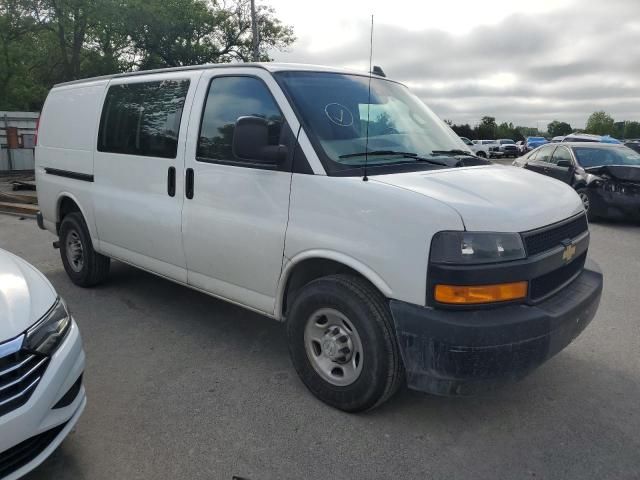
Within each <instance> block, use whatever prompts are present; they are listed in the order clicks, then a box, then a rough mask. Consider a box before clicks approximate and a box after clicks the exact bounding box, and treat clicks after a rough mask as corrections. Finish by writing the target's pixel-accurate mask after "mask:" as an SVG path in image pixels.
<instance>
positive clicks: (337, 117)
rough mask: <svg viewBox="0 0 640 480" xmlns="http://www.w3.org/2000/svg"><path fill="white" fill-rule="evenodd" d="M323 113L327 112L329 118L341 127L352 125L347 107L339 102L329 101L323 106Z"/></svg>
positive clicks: (351, 116)
mask: <svg viewBox="0 0 640 480" xmlns="http://www.w3.org/2000/svg"><path fill="white" fill-rule="evenodd" d="M324 113H326V114H327V117H329V120H331V121H332V122H333V123H335V124H336V125H340V126H341V127H350V126H351V125H353V115H352V114H351V112H350V111H349V109H348V108H347V107H345V106H344V105H340V104H339V103H329V104H327V106H326V107H324Z"/></svg>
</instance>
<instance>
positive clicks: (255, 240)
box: [182, 68, 293, 314]
mask: <svg viewBox="0 0 640 480" xmlns="http://www.w3.org/2000/svg"><path fill="white" fill-rule="evenodd" d="M277 89H278V86H277V85H276V84H275V81H274V80H273V78H272V77H271V76H270V75H269V74H268V73H267V72H265V71H264V70H262V69H247V68H242V69H232V68H229V69H224V70H222V69H212V70H209V71H206V72H205V73H204V74H203V76H202V78H201V80H200V83H199V85H198V91H197V93H196V97H195V99H194V106H193V114H192V115H191V122H190V124H189V136H188V141H187V151H186V155H185V170H186V175H185V178H184V181H185V192H186V193H185V200H184V208H183V213H182V238H183V243H184V250H185V255H186V264H187V278H188V283H189V285H193V286H194V287H197V288H200V289H202V290H205V291H207V292H210V293H212V294H214V295H216V296H219V297H222V298H225V299H228V300H231V301H234V302H237V303H240V304H242V305H245V306H247V307H250V308H253V309H255V310H259V311H261V312H265V313H268V314H272V313H273V309H274V299H275V296H276V288H277V284H278V280H279V277H280V273H281V269H282V259H283V251H284V238H285V231H286V227H287V220H288V213H289V190H290V185H291V175H292V173H291V168H290V165H291V162H290V161H289V162H284V163H279V164H275V163H274V164H267V163H264V162H261V163H258V162H251V161H250V160H247V159H239V158H237V157H236V156H235V154H234V152H233V151H232V141H233V134H234V129H235V122H236V121H237V119H238V118H239V117H243V116H257V117H262V118H264V119H265V120H267V122H268V124H269V139H270V141H271V140H272V141H273V143H274V144H286V145H288V146H289V154H290V156H291V155H292V153H293V148H291V144H292V141H291V140H292V139H293V135H292V133H291V129H290V128H289V123H288V122H287V120H286V119H285V116H284V114H283V113H282V111H283V109H282V108H281V107H280V104H279V103H278V102H277V101H276V99H275V98H274V91H276V93H279V95H280V96H282V93H281V92H280V91H279V90H277ZM282 97H283V96H282ZM283 98H284V97H283Z"/></svg>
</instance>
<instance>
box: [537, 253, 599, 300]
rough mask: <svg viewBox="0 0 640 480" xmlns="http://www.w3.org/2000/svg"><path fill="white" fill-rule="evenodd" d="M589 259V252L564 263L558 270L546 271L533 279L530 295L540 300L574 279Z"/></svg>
mask: <svg viewBox="0 0 640 480" xmlns="http://www.w3.org/2000/svg"><path fill="white" fill-rule="evenodd" d="M586 259H587V252H584V253H583V254H582V255H580V256H579V257H577V258H575V259H574V260H573V261H572V262H571V263H568V264H567V265H564V266H563V267H561V268H558V269H557V270H553V271H552V272H549V273H545V274H544V275H541V276H539V277H537V278H534V279H533V280H531V283H530V286H529V295H530V297H531V299H532V300H534V301H535V300H540V299H542V298H544V297H546V296H547V295H550V294H552V293H554V292H556V291H557V290H558V289H560V288H561V287H562V286H564V285H565V284H567V283H568V282H570V281H571V280H573V279H574V278H575V277H576V276H577V275H578V274H579V273H580V272H582V269H583V268H584V263H585V261H586Z"/></svg>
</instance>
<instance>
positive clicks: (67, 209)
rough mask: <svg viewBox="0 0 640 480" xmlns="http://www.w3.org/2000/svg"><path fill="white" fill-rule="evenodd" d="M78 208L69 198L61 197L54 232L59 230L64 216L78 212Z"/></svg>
mask: <svg viewBox="0 0 640 480" xmlns="http://www.w3.org/2000/svg"><path fill="white" fill-rule="evenodd" d="M80 211H81V210H80V207H79V206H78V204H77V203H76V202H74V201H73V200H72V199H71V198H69V197H62V200H60V205H59V206H58V221H57V222H56V232H58V231H59V230H60V224H61V223H62V220H63V219H64V217H65V216H66V215H68V214H69V213H71V212H80Z"/></svg>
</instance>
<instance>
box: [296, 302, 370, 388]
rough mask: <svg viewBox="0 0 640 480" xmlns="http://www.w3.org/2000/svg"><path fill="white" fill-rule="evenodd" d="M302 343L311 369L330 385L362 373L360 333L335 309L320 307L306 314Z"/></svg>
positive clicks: (349, 380) (342, 384)
mask: <svg viewBox="0 0 640 480" xmlns="http://www.w3.org/2000/svg"><path fill="white" fill-rule="evenodd" d="M345 337H346V338H345ZM304 347H305V351H306V353H307V358H308V359H309V362H310V363H311V366H312V367H313V369H314V370H315V371H316V373H318V375H320V376H321V377H322V378H323V380H326V381H327V382H329V383H330V384H332V385H335V386H338V387H346V386H348V385H351V384H352V383H354V382H355V381H356V380H357V379H358V378H359V377H360V374H361V373H362V364H363V360H364V357H363V352H362V341H361V340H360V335H359V334H358V331H357V330H356V328H355V326H354V325H353V323H352V322H351V321H350V320H349V319H348V318H347V317H346V315H344V314H342V313H341V312H339V311H337V310H335V309H332V308H321V309H319V310H316V311H315V312H314V313H313V314H311V315H310V316H309V318H308V319H307V323H306V325H305V329H304Z"/></svg>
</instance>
